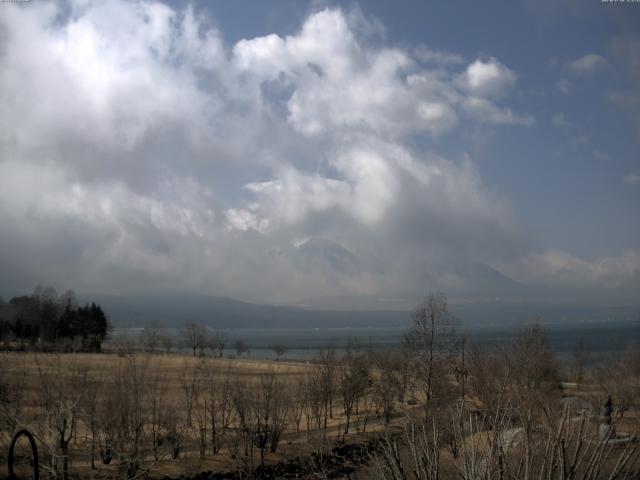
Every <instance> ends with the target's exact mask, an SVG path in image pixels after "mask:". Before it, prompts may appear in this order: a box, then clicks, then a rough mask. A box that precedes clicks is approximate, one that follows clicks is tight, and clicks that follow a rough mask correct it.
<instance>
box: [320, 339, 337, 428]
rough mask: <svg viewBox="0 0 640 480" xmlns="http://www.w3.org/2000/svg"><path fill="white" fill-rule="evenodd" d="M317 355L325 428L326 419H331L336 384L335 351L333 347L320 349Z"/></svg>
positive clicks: (325, 426)
mask: <svg viewBox="0 0 640 480" xmlns="http://www.w3.org/2000/svg"><path fill="white" fill-rule="evenodd" d="M318 353H319V367H320V368H319V370H318V371H319V373H320V378H319V381H320V388H321V392H322V399H323V401H324V408H323V411H324V424H323V428H325V429H326V428H327V421H328V418H329V417H330V418H333V396H334V391H335V383H336V369H337V366H338V359H337V356H336V349H335V346H333V345H328V346H327V347H324V348H321V349H320V351H319V352H318Z"/></svg>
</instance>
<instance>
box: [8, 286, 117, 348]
mask: <svg viewBox="0 0 640 480" xmlns="http://www.w3.org/2000/svg"><path fill="white" fill-rule="evenodd" d="M108 330H109V320H108V317H107V314H106V313H105V311H104V310H103V309H102V307H101V306H100V305H98V304H96V303H94V302H92V303H90V304H89V303H87V304H85V305H80V304H79V303H78V300H77V298H76V296H75V294H74V292H73V291H72V290H67V291H65V292H64V293H62V294H58V292H56V290H55V289H53V288H51V287H41V286H38V287H36V288H35V289H34V291H33V293H31V294H30V295H21V296H16V297H13V298H11V299H10V300H9V301H8V302H4V301H3V300H2V299H1V298H0V342H1V344H2V345H4V347H5V348H7V349H11V348H17V349H20V350H24V349H39V350H59V349H62V350H64V351H83V352H90V351H91V352H99V351H100V350H101V347H102V343H103V341H104V339H105V337H106V336H107V332H108Z"/></svg>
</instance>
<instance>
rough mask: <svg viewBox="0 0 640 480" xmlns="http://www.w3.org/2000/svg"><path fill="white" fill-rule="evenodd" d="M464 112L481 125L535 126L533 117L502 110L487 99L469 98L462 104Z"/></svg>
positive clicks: (507, 109) (508, 109) (505, 109)
mask: <svg viewBox="0 0 640 480" xmlns="http://www.w3.org/2000/svg"><path fill="white" fill-rule="evenodd" d="M462 110H463V111H464V112H465V113H466V114H467V115H468V116H469V117H470V118H473V119H474V120H475V121H477V122H479V123H495V124H505V125H525V126H529V125H533V123H534V118H533V117H532V116H531V115H519V114H517V113H515V112H513V110H511V109H510V108H500V107H498V106H496V105H495V104H494V103H492V102H490V101H489V100H487V99H486V98H481V97H468V98H466V99H465V100H464V101H463V102H462Z"/></svg>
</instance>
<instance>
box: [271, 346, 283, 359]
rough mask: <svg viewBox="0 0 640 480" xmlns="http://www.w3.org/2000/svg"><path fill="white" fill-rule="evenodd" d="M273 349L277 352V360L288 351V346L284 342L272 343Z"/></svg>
mask: <svg viewBox="0 0 640 480" xmlns="http://www.w3.org/2000/svg"><path fill="white" fill-rule="evenodd" d="M271 350H273V353H275V354H276V360H280V357H281V356H282V355H284V354H285V353H287V347H286V346H285V345H282V344H276V345H272V346H271Z"/></svg>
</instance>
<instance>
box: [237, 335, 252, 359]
mask: <svg viewBox="0 0 640 480" xmlns="http://www.w3.org/2000/svg"><path fill="white" fill-rule="evenodd" d="M233 348H234V349H235V350H236V353H237V354H238V356H239V357H241V356H242V354H243V353H247V352H248V351H249V347H248V346H247V344H246V343H245V342H244V340H241V339H239V338H238V339H237V340H236V341H235V342H233Z"/></svg>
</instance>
